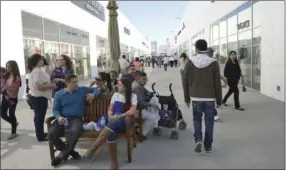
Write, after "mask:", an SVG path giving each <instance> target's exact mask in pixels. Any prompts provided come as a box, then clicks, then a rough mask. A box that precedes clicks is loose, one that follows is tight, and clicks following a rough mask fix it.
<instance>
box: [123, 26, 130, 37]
mask: <svg viewBox="0 0 286 170" xmlns="http://www.w3.org/2000/svg"><path fill="white" fill-rule="evenodd" d="M124 33H125V34H127V35H130V30H129V29H128V28H126V27H124Z"/></svg>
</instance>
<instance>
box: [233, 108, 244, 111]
mask: <svg viewBox="0 0 286 170" xmlns="http://www.w3.org/2000/svg"><path fill="white" fill-rule="evenodd" d="M235 110H239V111H244V108H241V107H240V108H235Z"/></svg>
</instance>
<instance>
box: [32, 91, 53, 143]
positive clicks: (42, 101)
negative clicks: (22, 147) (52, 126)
mask: <svg viewBox="0 0 286 170" xmlns="http://www.w3.org/2000/svg"><path fill="white" fill-rule="evenodd" d="M28 99H29V100H30V102H31V104H32V106H33V110H34V124H35V131H36V137H37V138H38V140H42V139H44V138H45V133H44V123H45V117H46V113H47V109H48V99H47V98H46V97H34V96H31V95H28Z"/></svg>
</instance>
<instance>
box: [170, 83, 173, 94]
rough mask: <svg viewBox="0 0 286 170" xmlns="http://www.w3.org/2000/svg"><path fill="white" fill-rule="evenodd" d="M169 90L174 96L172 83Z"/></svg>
mask: <svg viewBox="0 0 286 170" xmlns="http://www.w3.org/2000/svg"><path fill="white" fill-rule="evenodd" d="M169 90H170V92H171V94H173V91H172V83H170V84H169Z"/></svg>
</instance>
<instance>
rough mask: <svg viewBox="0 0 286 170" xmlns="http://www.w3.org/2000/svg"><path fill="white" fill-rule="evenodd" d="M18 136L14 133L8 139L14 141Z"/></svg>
mask: <svg viewBox="0 0 286 170" xmlns="http://www.w3.org/2000/svg"><path fill="white" fill-rule="evenodd" d="M17 136H18V135H17V134H16V133H12V134H11V135H10V136H9V137H8V138H7V140H11V139H14V138H16V137H17Z"/></svg>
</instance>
